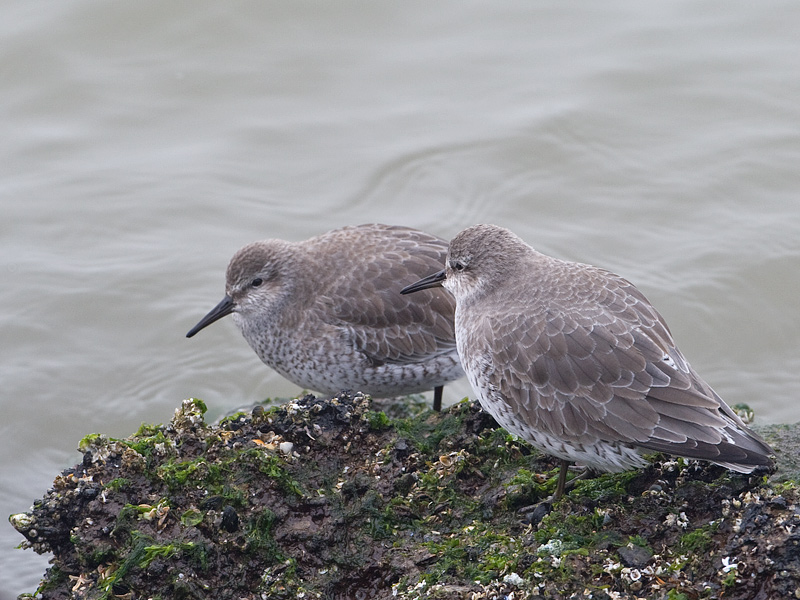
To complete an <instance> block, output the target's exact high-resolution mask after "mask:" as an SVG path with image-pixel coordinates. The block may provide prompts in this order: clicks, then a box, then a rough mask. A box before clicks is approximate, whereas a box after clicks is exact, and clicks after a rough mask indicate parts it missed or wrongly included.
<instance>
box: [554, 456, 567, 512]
mask: <svg viewBox="0 0 800 600" xmlns="http://www.w3.org/2000/svg"><path fill="white" fill-rule="evenodd" d="M569 464H570V463H569V461H568V460H564V459H561V470H560V471H559V472H558V483H556V492H555V494H553V502H555V501H556V500H560V499H561V496H563V495H564V488H565V487H566V484H567V471H568V470H569Z"/></svg>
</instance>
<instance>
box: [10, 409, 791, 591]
mask: <svg viewBox="0 0 800 600" xmlns="http://www.w3.org/2000/svg"><path fill="white" fill-rule="evenodd" d="M387 406H390V407H391V416H389V415H387V414H385V413H383V412H381V411H376V410H374V408H373V405H372V404H371V403H370V400H369V399H368V398H367V397H365V396H363V395H361V394H354V395H350V394H340V395H338V396H335V397H333V398H325V399H320V398H316V397H314V396H310V395H309V396H306V397H304V398H301V399H297V400H292V401H290V402H288V403H286V404H284V405H282V406H278V407H274V408H271V409H261V410H252V411H248V412H246V413H237V414H236V415H233V416H231V417H229V418H226V419H223V420H222V421H221V422H220V423H219V424H216V425H213V426H212V425H207V424H206V423H205V421H204V419H203V412H204V410H205V407H204V406H203V404H202V402H200V401H196V400H189V401H185V402H184V403H183V405H182V406H181V407H180V408H179V409H178V410H177V411H176V414H175V418H174V419H173V420H172V422H171V423H169V424H167V425H165V426H161V425H159V426H150V425H144V426H142V428H140V430H139V431H138V432H137V433H135V434H134V435H132V436H130V437H129V438H126V439H124V440H115V439H112V438H107V437H105V436H87V438H86V439H85V440H84V441H83V442H82V444H81V451H82V452H83V453H84V459H83V460H82V461H81V462H80V463H79V464H77V465H76V466H74V467H72V468H71V469H67V470H65V471H64V472H63V473H61V474H60V475H58V476H57V477H56V479H55V481H54V483H53V489H51V490H50V491H48V492H47V493H46V494H45V496H44V498H42V499H41V500H39V501H36V502H35V503H34V507H33V508H32V510H31V511H30V512H28V513H21V514H18V515H12V517H11V518H10V521H11V523H12V525H13V526H14V527H16V528H17V530H18V531H20V533H21V534H22V535H23V536H24V537H25V541H24V542H23V544H22V545H23V546H24V547H28V548H32V549H33V550H35V551H36V552H39V553H52V554H53V568H51V569H49V570H48V571H47V573H45V576H44V581H43V583H42V586H41V588H40V589H39V590H38V596H37V597H38V598H41V599H42V600H50V599H55V598H68V597H86V598H101V597H103V598H107V597H111V596H110V594H111V595H118V596H122V597H130V598H148V597H161V598H184V599H188V598H207V597H214V598H219V599H221V600H228V599H238V598H278V599H281V598H287V599H288V598H298V597H304V598H342V599H346V598H387V599H388V598H400V599H403V598H406V599H409V600H410V599H412V598H414V599H416V598H423V597H425V598H465V599H466V598H493V597H495V598H500V597H511V594H512V593H513V595H514V596H513V597H514V598H515V599H517V600H519V599H523V598H525V599H534V598H562V597H595V598H608V597H617V598H625V597H634V596H636V597H647V598H668V597H676V598H677V597H687V598H721V597H724V598H725V599H726V600H728V599H732V600H737V599H742V600H743V599H745V598H748V599H749V598H754V597H763V598H772V597H774V598H785V597H794V595H795V592H796V590H797V589H798V588H800V560H798V559H799V558H800V539H799V538H798V536H800V533H798V532H800V509H798V491H797V483H798V482H797V480H796V475H795V473H796V471H792V470H791V469H792V468H794V466H795V465H796V463H797V455H796V454H791V453H790V452H787V451H784V450H783V444H786V445H787V446H786V447H791V446H790V444H791V442H790V440H793V439H795V440H796V439H797V437H798V435H797V434H798V427H797V426H791V427H789V426H779V427H776V428H774V429H773V430H768V431H766V432H764V431H763V430H762V434H763V435H765V436H766V437H767V439H768V440H769V441H770V442H771V443H773V444H775V445H776V446H777V450H778V461H779V469H778V471H777V472H776V473H775V474H773V475H772V476H771V477H770V478H769V479H767V478H766V475H768V474H764V473H761V474H754V475H750V476H747V475H745V476H742V475H738V474H735V473H731V472H729V471H726V470H725V469H723V468H721V467H716V466H713V465H707V464H702V463H692V462H686V461H676V460H674V459H669V458H666V457H665V458H663V459H659V458H656V459H655V460H654V462H653V464H652V465H650V466H648V467H647V468H645V469H642V470H639V471H629V472H625V473H619V474H606V475H600V476H597V477H594V478H591V479H587V480H584V481H579V482H577V483H576V485H575V487H574V488H573V489H572V490H571V491H570V492H569V493H568V494H567V495H566V497H565V498H564V499H563V500H561V501H560V502H558V503H556V504H555V505H553V506H552V507H549V506H547V505H543V504H542V505H541V508H539V509H534V510H532V511H530V512H525V511H524V510H523V511H522V512H518V510H519V509H520V504H519V503H520V502H521V501H523V500H525V499H537V498H538V499H540V498H546V497H547V496H548V495H550V494H552V492H553V487H554V485H555V474H556V473H557V470H558V466H559V463H558V461H557V460H555V459H552V458H550V457H547V456H542V455H540V454H538V453H536V452H535V451H533V450H532V449H531V448H530V447H529V446H527V445H526V444H524V443H523V442H520V441H518V440H516V439H515V438H513V437H511V436H509V435H508V434H507V433H506V432H505V431H503V430H501V429H498V428H497V425H496V424H495V423H494V421H493V420H492V419H491V417H489V416H488V415H487V414H486V413H484V412H483V411H482V410H481V409H480V407H479V406H478V405H476V404H475V403H472V402H467V401H464V402H461V403H459V404H457V405H455V406H453V407H450V408H449V409H448V410H446V411H443V412H442V413H434V412H432V411H430V410H427V407H426V406H425V405H424V404H423V403H420V402H419V401H418V400H417V399H411V400H409V401H407V402H405V403H403V402H402V401H393V402H392V403H391V404H389V405H387ZM387 410H388V409H387ZM534 501H535V500H534ZM651 549H656V552H655V554H654V553H653V551H652V550H651Z"/></svg>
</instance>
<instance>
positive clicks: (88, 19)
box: [0, 0, 800, 600]
mask: <svg viewBox="0 0 800 600" xmlns="http://www.w3.org/2000/svg"><path fill="white" fill-rule="evenodd" d="M0 14H1V15H2V19H0V23H3V24H2V25H0V36H2V40H1V41H0V65H2V67H1V69H2V77H1V78H0V111H2V115H3V118H2V119H0V139H2V140H3V143H2V145H0V232H1V235H0V274H2V281H3V285H2V287H0V327H2V346H0V382H1V383H2V385H1V386H0V390H1V391H0V409H1V410H2V415H3V419H2V424H1V425H0V427H2V429H0V431H2V436H0V444H2V457H3V460H2V467H0V468H2V472H0V517H2V519H1V520H0V598H2V599H3V600H5V599H6V598H11V597H13V596H15V595H16V594H18V593H21V592H25V591H28V592H30V591H33V590H34V589H35V587H36V585H37V583H38V580H39V576H40V575H41V574H42V572H43V571H44V568H45V567H46V561H47V557H39V556H37V555H35V554H34V553H33V552H32V551H22V550H14V549H13V548H14V546H16V545H17V544H18V543H19V542H20V541H21V540H22V538H21V536H19V535H18V534H17V533H16V532H15V531H14V530H13V529H12V528H11V527H10V525H7V524H2V523H5V518H6V516H7V515H8V514H10V513H12V512H19V511H23V510H27V509H28V507H29V506H30V504H31V502H32V501H33V500H34V499H36V498H39V497H41V495H42V494H43V493H44V492H45V490H46V489H47V488H48V487H49V486H50V484H51V482H52V480H53V477H54V476H55V475H56V474H57V473H58V471H59V470H60V469H62V468H64V467H66V466H69V465H72V464H74V463H75V462H76V461H77V460H78V459H79V458H80V456H79V454H78V453H77V452H76V450H75V448H76V447H77V444H78V441H79V440H80V439H81V438H82V437H83V436H84V435H85V434H87V433H90V432H103V433H106V434H109V435H112V436H126V435H129V434H130V433H132V432H133V431H134V430H135V429H136V428H137V427H138V426H139V425H140V423H142V422H149V423H153V422H156V423H158V422H165V421H168V420H169V419H170V417H171V415H172V412H173V410H174V409H175V407H177V406H178V405H179V403H180V401H181V399H183V398H186V397H189V396H196V397H200V398H203V399H204V400H205V401H206V402H207V403H208V405H209V413H210V415H209V417H210V418H214V417H216V416H219V415H220V414H222V413H225V412H226V411H229V410H231V409H232V408H234V407H236V406H239V405H242V404H245V403H249V402H252V401H257V400H260V399H263V398H265V397H276V396H277V397H286V396H292V395H295V394H297V393H298V392H299V390H298V389H297V388H296V386H294V385H292V384H291V383H288V382H286V381H284V380H282V379H281V378H280V377H278V376H277V375H275V374H274V373H272V372H271V371H270V370H269V369H267V368H266V367H265V366H263V365H262V364H261V363H260V362H259V360H258V359H257V358H256V357H255V355H254V354H253V353H252V352H251V350H250V349H249V347H248V346H247V344H246V343H245V342H244V340H243V339H241V336H240V335H239V333H238V331H236V329H235V327H234V324H233V323H232V322H228V321H222V322H221V323H219V324H215V325H214V326H212V327H210V328H209V329H207V330H205V331H203V332H202V333H201V334H200V335H198V336H197V337H196V338H193V339H191V340H187V339H185V338H184V335H185V333H186V331H187V330H188V329H189V328H190V327H191V326H192V325H194V323H195V322H196V321H197V320H198V319H199V318H200V317H201V316H202V315H204V314H205V313H206V312H207V310H209V309H210V308H211V307H212V306H214V305H215V304H216V303H217V301H218V300H219V299H220V298H221V297H222V294H223V277H224V269H225V266H226V264H227V262H228V259H229V258H230V256H231V254H232V253H233V252H234V251H235V250H236V249H237V248H238V247H239V246H241V245H243V244H244V243H246V242H250V241H252V240H255V239H260V238H266V237H283V238H286V239H292V240H297V239H303V238H306V237H309V236H311V235H315V234H318V233H321V232H323V231H326V230H328V229H331V228H333V227H337V226H341V225H346V224H355V223H363V222H372V221H379V222H385V223H395V224H405V225H411V226H415V227H418V228H421V229H425V230H427V231H430V232H432V233H436V234H439V235H441V236H444V237H447V238H449V237H452V235H454V234H455V233H456V232H458V231H459V230H460V229H462V228H464V227H465V226H468V225H472V224H474V223H478V222H492V223H497V224H500V225H505V226H507V227H509V228H511V229H513V230H514V231H515V232H517V233H518V234H520V235H521V236H522V237H523V238H524V239H526V240H527V241H528V242H529V243H531V244H532V245H534V246H535V247H536V248H537V249H539V250H541V251H543V252H546V253H549V254H553V255H556V256H560V257H563V258H568V259H574V260H580V261H584V262H591V263H594V264H598V265H601V266H604V267H607V268H610V269H612V270H614V271H617V272H619V273H620V274H622V275H624V276H626V277H628V278H629V279H631V280H632V281H634V282H635V283H636V284H637V285H638V286H639V287H640V288H642V289H643V290H644V291H645V293H646V294H647V295H648V296H649V297H650V299H651V300H652V302H653V303H654V304H655V305H656V306H657V307H658V308H659V309H660V310H661V312H662V313H663V314H664V315H665V317H666V318H667V320H668V322H669V323H670V325H671V327H672V330H673V333H674V334H675V337H676V338H677V340H678V342H679V344H680V346H681V348H682V349H683V351H684V353H685V354H686V355H687V357H688V358H689V360H690V361H691V362H692V363H693V365H694V366H695V367H696V368H697V370H698V371H699V372H700V373H701V374H703V376H704V377H705V378H706V379H707V380H708V381H709V382H710V383H711V384H712V385H713V386H715V388H716V389H717V391H718V392H719V393H720V394H721V395H722V396H723V397H724V398H725V399H726V400H727V401H728V402H729V403H731V404H734V403H739V402H747V403H749V404H750V405H751V407H753V408H754V409H755V411H756V415H757V419H758V421H760V422H794V421H797V420H799V419H800V408H798V403H797V399H798V397H800V378H798V373H800V352H799V351H798V350H800V347H799V344H798V339H800V319H799V318H798V316H799V315H798V307H797V296H798V293H800V36H798V35H797V30H798V25H800V4H798V3H797V2H790V1H788V0H787V1H785V2H759V3H735V4H732V3H729V2H723V1H719V2H710V1H677V2H671V3H658V4H655V3H642V2H633V1H631V2H614V1H612V2H604V3H602V4H594V3H592V4H590V3H572V2H571V3H543V2H533V1H530V0H524V1H519V2H499V3H497V2H495V3H481V2H464V1H463V0H459V1H452V2H438V3H429V2H402V3H376V2H372V1H363V2H336V3H330V2H292V3H274V2H261V3H256V2H252V3H247V2H225V3H221V2H210V1H204V2H173V3H163V2H154V1H139V2H136V3H105V2H91V1H82V0H64V1H62V2H59V3H49V4H47V5H46V7H45V6H44V5H41V4H39V3H32V2H29V1H27V0H13V1H9V0H6V2H4V3H3V5H2V7H0ZM469 393H470V390H469V386H468V384H467V383H466V382H465V381H462V382H460V383H458V384H456V385H451V386H449V387H448V388H447V390H446V397H445V401H446V402H452V401H455V400H458V399H460V398H461V397H463V396H465V395H467V394H469Z"/></svg>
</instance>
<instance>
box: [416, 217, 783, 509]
mask: <svg viewBox="0 0 800 600" xmlns="http://www.w3.org/2000/svg"><path fill="white" fill-rule="evenodd" d="M436 286H444V288H445V289H447V290H448V291H449V292H450V293H451V294H452V295H453V297H454V298H455V301H456V314H455V323H456V345H457V347H458V352H459V355H460V357H461V362H462V364H463V366H464V371H465V372H466V374H467V378H468V379H469V382H470V384H471V385H472V388H473V389H474V390H475V393H476V394H477V396H478V398H479V400H480V403H481V405H482V406H483V408H484V409H485V410H486V411H488V412H489V413H490V414H491V415H492V416H493V417H494V418H495V419H496V420H497V422H498V423H499V424H500V425H501V426H502V427H504V428H505V429H507V430H508V431H510V432H511V433H514V434H515V435H517V436H519V437H520V438H522V439H524V440H526V441H528V442H530V443H531V444H532V445H533V446H535V447H536V448H538V449H539V450H541V451H543V452H545V453H547V454H550V455H553V456H556V457H558V458H560V459H561V461H562V462H561V470H560V473H559V478H558V484H557V486H556V493H555V494H554V499H558V498H559V497H560V496H561V495H562V494H563V492H564V486H565V482H566V476H567V467H568V465H569V463H570V462H572V461H578V462H580V463H582V464H584V465H586V466H587V467H589V468H590V469H592V470H597V471H609V472H615V471H622V470H626V469H629V468H635V467H641V466H644V465H645V464H646V461H645V460H644V459H643V458H642V456H641V452H642V451H647V450H655V451H660V452H666V453H669V454H674V455H677V456H683V457H687V458H696V459H702V460H707V461H710V462H713V463H716V464H719V465H722V466H723V467H727V468H728V469H731V470H733V471H737V472H740V473H750V472H752V471H753V469H754V468H756V467H759V466H765V467H769V466H771V465H772V464H773V463H772V460H771V458H770V454H772V449H771V448H770V447H769V446H768V445H767V443H766V442H765V441H764V440H762V439H761V438H760V437H759V436H758V435H757V434H755V433H754V432H753V431H751V430H750V429H748V428H747V427H746V426H745V425H744V423H743V422H742V421H741V419H739V417H738V416H737V415H736V414H735V413H734V412H733V410H731V408H730V407H729V406H728V405H727V404H725V402H724V401H723V400H722V398H720V397H719V395H717V393H716V392H714V390H712V389H711V387H710V386H709V385H708V384H707V383H706V382H705V381H703V379H701V377H700V376H699V375H698V374H697V373H696V372H695V370H694V369H693V368H692V367H691V366H690V365H689V363H688V362H687V361H686V359H685V358H684V356H683V354H682V353H681V351H680V350H679V349H678V348H677V346H676V344H675V342H674V340H673V339H672V334H671V333H670V331H669V328H668V327H667V324H666V323H665V322H664V319H663V318H662V317H661V315H660V314H659V313H658V312H657V311H656V309H655V308H653V306H652V305H651V304H650V302H649V301H648V300H647V298H645V296H644V295H643V294H642V293H641V292H640V291H639V290H638V289H636V287H634V286H633V284H632V283H630V282H629V281H627V280H625V279H623V278H622V277H620V276H619V275H615V274H614V273H611V272H609V271H606V270H603V269H600V268H597V267H593V266H590V265H586V264H580V263H575V262H569V261H565V260H559V259H557V258H552V257H550V256H546V255H544V254H541V253H539V252H537V251H536V250H534V249H533V248H531V247H530V246H529V245H528V244H526V243H525V242H524V241H523V240H521V239H520V238H519V237H517V236H516V235H515V234H513V233H512V232H511V231H509V230H507V229H504V228H501V227H497V226H495V225H475V226H473V227H469V228H467V229H465V230H464V231H462V232H460V233H459V234H458V235H456V237H455V238H453V240H452V241H451V242H450V246H449V249H448V252H447V259H446V262H445V268H444V270H440V271H438V272H436V273H433V274H432V275H430V276H428V277H425V278H424V279H422V280H420V281H418V282H417V283H414V284H412V285H410V286H407V287H406V288H404V289H403V290H402V292H401V293H403V294H410V293H412V292H417V291H419V290H423V289H426V288H432V287H436Z"/></svg>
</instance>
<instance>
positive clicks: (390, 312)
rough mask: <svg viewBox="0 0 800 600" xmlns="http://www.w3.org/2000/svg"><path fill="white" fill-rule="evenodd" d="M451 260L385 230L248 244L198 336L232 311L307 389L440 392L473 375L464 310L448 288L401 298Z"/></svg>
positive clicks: (431, 242)
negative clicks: (460, 336) (461, 347)
mask: <svg viewBox="0 0 800 600" xmlns="http://www.w3.org/2000/svg"><path fill="white" fill-rule="evenodd" d="M446 252H447V242H445V241H444V240H441V239H439V238H437V237H434V236H431V235H428V234H426V233H423V232H421V231H416V230H414V229H409V228H406V227H390V226H386V225H362V226H356V227H345V228H342V229H338V230H334V231H330V232H328V233H326V234H323V235H320V236H318V237H314V238H311V239H309V240H306V241H302V242H295V243H293V242H286V241H282V240H265V241H260V242H255V243H252V244H248V245H247V246H245V247H243V248H242V249H240V250H239V251H238V252H237V253H236V254H235V255H234V256H233V258H232V259H231V262H230V264H229V265H228V270H227V281H226V294H227V296H226V298H227V299H228V300H229V302H228V303H226V302H225V301H223V303H221V306H222V305H224V306H223V308H222V309H220V310H218V309H219V308H220V307H217V309H214V310H215V311H217V314H218V315H219V316H216V315H215V313H214V311H212V312H211V313H209V315H208V316H207V317H206V318H205V319H203V320H202V321H201V322H200V323H199V324H198V327H196V328H195V329H193V330H192V331H191V332H190V334H192V335H193V334H194V333H196V331H199V329H202V327H204V326H205V325H208V324H210V323H211V322H213V321H214V320H216V319H217V318H219V317H220V316H224V315H225V314H229V313H232V314H233V319H234V321H235V322H236V325H237V326H238V327H239V329H240V330H241V332H242V335H244V337H245V339H246V340H247V342H248V343H249V344H250V346H251V347H252V348H253V350H254V351H255V352H256V354H258V356H259V358H261V360H262V361H264V362H265V363H266V364H267V365H269V366H270V367H272V368H273V369H275V370H276V371H278V372H279V373H280V374H281V375H283V376H284V377H286V378H287V379H289V380H290V381H292V382H294V383H296V384H297V385H299V386H301V387H303V388H306V389H310V390H316V391H318V392H323V393H326V394H335V393H337V392H339V391H341V390H344V389H348V390H354V391H361V392H364V393H367V394H371V395H375V396H395V395H401V394H410V393H416V392H423V391H427V390H431V389H433V388H434V387H436V386H441V385H444V384H445V383H447V382H448V381H452V380H454V379H457V378H459V377H462V376H463V375H464V372H463V370H462V368H461V364H460V361H459V359H458V354H457V352H456V344H455V332H454V325H453V311H454V308H455V302H454V300H453V298H452V297H451V296H450V295H449V294H448V293H446V292H445V291H444V290H431V291H429V292H427V293H424V294H415V295H414V296H402V295H401V294H400V293H399V292H400V289H401V288H402V287H403V286H404V285H407V284H409V283H411V282H413V281H415V280H416V279H419V278H420V277H422V276H423V275H425V274H427V273H428V272H430V271H432V270H435V269H441V268H442V266H443V265H444V259H445V255H446ZM223 313H224V314H223Z"/></svg>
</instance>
